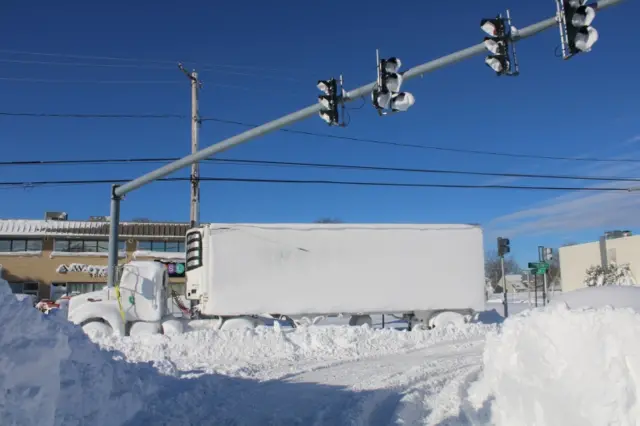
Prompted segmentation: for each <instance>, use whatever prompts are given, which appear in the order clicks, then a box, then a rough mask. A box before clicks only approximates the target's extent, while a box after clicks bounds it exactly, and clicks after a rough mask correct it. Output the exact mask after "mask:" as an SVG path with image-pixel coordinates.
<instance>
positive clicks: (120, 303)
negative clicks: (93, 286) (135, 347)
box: [115, 285, 126, 323]
mask: <svg viewBox="0 0 640 426" xmlns="http://www.w3.org/2000/svg"><path fill="white" fill-rule="evenodd" d="M115 289H116V299H118V310H120V316H121V317H122V322H123V323H125V322H126V321H125V319H124V309H122V298H121V297H120V286H119V285H117V286H116V287H115Z"/></svg>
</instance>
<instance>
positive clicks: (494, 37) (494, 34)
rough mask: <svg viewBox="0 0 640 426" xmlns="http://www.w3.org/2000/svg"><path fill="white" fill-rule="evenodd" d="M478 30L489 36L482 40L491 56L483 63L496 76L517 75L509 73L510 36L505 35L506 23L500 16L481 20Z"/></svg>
mask: <svg viewBox="0 0 640 426" xmlns="http://www.w3.org/2000/svg"><path fill="white" fill-rule="evenodd" d="M507 16H508V15H507ZM480 28H481V29H482V31H484V32H485V33H487V34H488V35H489V37H485V38H484V42H483V44H484V47H485V48H486V49H487V50H488V51H489V52H490V53H491V55H489V56H487V57H486V58H485V60H484V63H485V64H487V66H488V67H489V68H491V69H492V70H493V71H495V73H496V74H497V75H505V74H507V75H517V73H512V72H511V58H510V54H509V37H510V35H509V34H507V21H506V20H505V19H503V18H502V17H500V16H498V17H497V18H493V19H482V20H481V21H480Z"/></svg>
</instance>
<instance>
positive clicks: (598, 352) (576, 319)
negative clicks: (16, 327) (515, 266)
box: [469, 289, 640, 426]
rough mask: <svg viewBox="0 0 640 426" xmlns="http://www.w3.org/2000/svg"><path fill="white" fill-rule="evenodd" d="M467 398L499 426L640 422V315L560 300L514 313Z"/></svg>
mask: <svg viewBox="0 0 640 426" xmlns="http://www.w3.org/2000/svg"><path fill="white" fill-rule="evenodd" d="M608 292H609V293H611V292H613V293H615V290H613V289H610V290H608ZM585 293H586V292H585ZM579 297H580V299H581V300H580V301H581V302H582V303H581V304H587V305H588V304H590V303H589V297H587V299H585V300H582V299H583V298H584V297H585V296H579ZM596 298H597V295H596ZM591 301H592V302H594V303H593V304H596V305H599V304H600V302H598V301H597V300H596V301H594V300H593V299H591ZM469 397H470V400H471V402H472V403H473V405H474V406H475V408H476V409H477V410H482V411H485V412H486V410H487V405H489V406H490V411H491V424H494V425H496V426H507V425H508V426H513V425H540V426H542V425H563V426H573V425H576V426H588V425H594V426H596V425H597V426H603V425H636V424H639V422H640V399H639V398H640V314H638V313H637V312H636V311H634V310H632V309H631V308H617V309H613V308H607V307H601V308H580V309H573V310H572V309H570V308H569V307H568V305H567V304H563V303H557V304H555V305H554V306H550V307H548V308H546V309H543V308H540V309H537V310H533V311H528V312H524V313H522V314H521V315H516V316H513V317H510V318H509V319H508V320H507V321H505V322H504V324H503V326H502V330H501V331H499V332H497V333H489V334H488V336H487V341H486V345H485V352H484V371H483V373H482V375H481V379H480V380H479V381H478V382H476V383H475V384H474V385H473V386H471V388H470V389H469ZM483 404H484V408H482V407H483Z"/></svg>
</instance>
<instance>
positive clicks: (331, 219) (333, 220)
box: [313, 217, 344, 223]
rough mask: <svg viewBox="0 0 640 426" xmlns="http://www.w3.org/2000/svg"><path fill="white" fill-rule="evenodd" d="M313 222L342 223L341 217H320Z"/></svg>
mask: <svg viewBox="0 0 640 426" xmlns="http://www.w3.org/2000/svg"><path fill="white" fill-rule="evenodd" d="M313 223H344V222H343V221H342V220H341V219H338V218H334V217H321V218H320V219H317V220H315V221H314V222H313Z"/></svg>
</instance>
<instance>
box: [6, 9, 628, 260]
mask: <svg viewBox="0 0 640 426" xmlns="http://www.w3.org/2000/svg"><path fill="white" fill-rule="evenodd" d="M466 3H467V4H465V6H464V7H460V6H459V5H456V4H452V3H450V2H417V3H414V4H412V5H411V7H407V8H397V10H393V11H392V13H391V14H390V13H388V12H387V11H388V10H389V3H388V2H381V1H372V2H367V3H366V7H363V5H364V3H363V2H338V1H325V2H322V3H321V8H320V6H319V5H320V4H319V3H310V2H296V1H289V0H287V1H279V2H213V3H212V2H205V1H199V0H196V1H193V2H191V3H189V5H187V4H186V3H184V2H180V3H179V2H177V1H165V2H162V3H161V4H156V5H154V6H151V5H150V4H147V5H144V4H143V2H125V1H122V0H116V1H112V2H109V3H101V4H100V6H97V5H95V4H91V2H89V3H87V2H80V1H76V0H72V1H67V2H64V4H60V3H51V2H45V1H41V0H35V1H32V2H29V3H28V4H25V3H24V2H18V1H9V2H7V4H5V5H4V8H3V13H2V15H1V16H0V37H1V39H2V40H3V42H2V44H1V45H0V50H2V49H4V50H2V51H0V93H1V94H2V96H0V111H4V112H46V113H77V112H80V113H130V114H152V113H159V114H162V113H167V114H189V112H190V110H189V108H190V91H189V83H188V81H187V79H186V78H185V76H184V75H182V74H181V73H180V72H179V71H178V69H177V68H176V67H175V65H172V61H184V62H185V64H186V65H187V66H188V67H189V68H194V67H195V68H196V69H197V70H199V71H200V76H201V79H202V80H203V82H204V87H203V89H202V92H201V99H200V101H201V103H200V112H201V115H202V116H205V117H217V118H220V119H227V120H238V121H244V122H248V123H263V122H266V121H269V120H272V119H274V118H277V117H279V116H281V115H283V114H286V113H289V112H293V111H295V110H297V109H299V108H301V107H304V106H307V105H310V104H312V103H314V102H315V100H316V96H317V95H318V91H317V89H316V87H315V83H316V81H317V80H318V79H325V78H329V77H332V76H337V75H338V74H340V73H342V74H343V75H344V77H345V86H346V88H347V89H349V88H354V87H357V86H360V85H362V84H364V83H368V82H370V81H372V80H373V79H374V78H375V68H374V65H375V49H376V48H380V49H381V53H382V56H383V57H388V56H398V57H400V58H401V59H402V61H403V69H407V68H408V67H410V66H413V65H417V64H420V63H423V62H426V61H428V60H430V59H435V58H437V57H439V56H442V55H444V54H448V53H451V52H453V51H456V50H459V49H461V48H465V47H468V46H471V45H473V44H475V43H478V42H480V41H481V40H482V38H483V36H484V34H483V33H482V31H481V30H480V28H479V21H480V19H481V18H483V17H492V16H495V14H497V13H499V12H502V11H504V9H506V8H507V7H510V8H511V13H512V17H513V20H514V25H516V26H517V27H524V26H526V25H529V24H531V23H534V22H537V21H539V20H541V19H544V18H547V17H549V16H552V15H553V13H554V12H555V6H554V3H553V2H552V1H551V0H549V1H546V2H544V4H542V3H540V2H521V1H514V0H510V1H507V0H491V1H484V2H466ZM381 12H382V14H381ZM638 13H640V5H639V4H638V3H637V2H632V1H627V2H624V3H622V4H621V5H619V6H615V7H613V8H610V9H607V10H603V11H602V12H601V13H599V14H598V16H597V17H596V21H595V22H594V26H595V27H596V28H597V29H598V31H599V32H600V40H599V41H598V43H597V44H596V46H595V48H594V50H593V52H591V53H589V54H584V55H580V56H579V57H576V58H574V59H572V60H570V61H566V62H565V61H562V60H561V59H560V58H557V57H555V56H554V50H555V48H556V46H557V45H558V44H559V35H558V31H557V29H555V28H554V29H551V30H548V31H546V32H544V33H542V34H540V35H538V36H536V37H533V38H531V39H527V40H524V41H523V42H521V43H518V45H517V49H518V58H519V61H520V66H521V75H520V76H519V77H517V78H497V77H496V76H495V74H494V73H493V72H492V71H491V70H490V69H489V68H487V67H486V66H485V65H484V63H483V58H482V57H480V56H479V57H475V58H472V59H469V60H466V61H464V62H461V63H458V64H456V65H453V66H450V67H447V68H444V69H441V70H438V71H436V72H434V73H431V74H428V75H425V76H424V78H421V79H415V80H412V81H410V82H407V83H406V85H405V86H404V88H405V90H409V91H411V92H412V93H414V95H415V97H416V100H417V101H416V104H415V105H414V106H413V107H412V108H411V109H410V111H408V112H406V113H403V114H396V115H394V116H388V117H383V118H381V117H378V116H377V114H376V113H375V112H374V110H373V108H372V107H371V105H370V104H369V99H367V104H366V105H364V106H363V108H361V109H358V110H353V111H351V123H350V126H349V127H347V128H344V129H330V128H328V127H327V126H326V125H325V124H324V122H322V121H321V120H320V119H319V118H317V119H309V120H306V121H304V122H301V123H299V124H296V125H295V126H293V128H295V129H300V130H307V131H312V132H329V133H332V134H339V135H345V136H354V137H361V138H375V139H383V140H390V141H397V142H404V143H412V144H424V145H438V146H445V147H454V148H464V149H481V150H494V151H506V152H518V153H532V154H535V153H538V154H543V155H556V156H570V157H580V156H593V157H601V158H615V157H618V158H622V157H633V156H635V157H636V158H640V124H638V123H639V121H638V118H639V111H638V103H637V99H638V96H639V95H640V80H639V79H638V78H637V69H638V65H640V56H638V55H637V54H633V53H630V52H633V51H635V50H636V49H637V46H635V45H632V44H631V43H629V41H630V40H633V41H637V39H638V35H637V33H635V32H632V29H633V28H635V21H634V20H633V17H635V16H637V15H638ZM8 51H14V52H15V51H22V52H32V53H33V52H35V53H55V54H67V55H80V56H102V57H120V58H135V59H138V61H136V62H123V61H114V60H95V59H90V58H65V57H58V56H43V55H29V54H19V53H10V52H8ZM29 61H30V62H29ZM154 61H158V63H156V62H154ZM47 62H49V63H47ZM50 62H63V63H67V64H69V63H71V64H73V65H56V64H51V63H50ZM82 64H100V65H109V66H85V65H82ZM123 64H124V65H127V64H128V65H132V64H133V65H136V66H137V67H121V66H115V65H123ZM3 78H5V79H4V80H3ZM15 79H25V80H23V81H18V80H15ZM34 79H35V80H47V81H46V82H35V81H33V80H34ZM53 80H56V81H58V82H53ZM60 80H62V81H63V82H59V81H60ZM114 80H117V81H120V83H117V84H116V83H110V84H107V83H98V82H104V81H114ZM123 81H128V82H132V81H133V82H138V83H123ZM359 105H360V102H354V103H353V104H351V105H350V106H351V107H357V106H359ZM243 130H245V128H242V127H239V126H236V125H231V124H222V123H216V122H206V123H204V125H203V127H202V129H201V146H208V145H211V144H213V143H215V142H218V141H220V140H223V139H224V138H227V137H229V136H233V135H234V134H236V133H239V132H241V131H243ZM0 140H1V141H2V147H3V153H2V154H3V155H2V157H3V159H6V160H32V159H86V158H106V157H158V156H160V157H161V156H182V155H185V154H187V153H188V151H189V149H190V124H189V121H188V120H180V119H170V120H133V119H132V120H124V119H121V120H108V119H95V120H88V119H87V120H78V119H62V118H20V117H0ZM220 157H221V158H243V159H267V160H283V161H303V162H305V161H306V162H331V163H352V164H367V165H378V166H390V167H414V168H455V169H466V170H478V171H499V172H524V173H556V174H587V175H594V176H595V175H607V176H638V172H639V171H640V163H636V164H634V163H587V162H572V161H564V162H562V161H548V160H525V159H517V158H508V157H494V156H481V155H470V154H456V153H446V152H441V151H430V150H424V149H412V148H400V147H388V146H379V145H372V144H367V143H360V142H349V141H345V140H336V139H327V138H321V137H310V136H301V135H295V134H287V133H282V132H276V133H274V134H271V135H268V136H265V137H263V138H260V139H257V140H254V141H251V142H249V143H247V144H246V145H243V146H240V147H237V148H234V149H233V150H230V151H227V152H225V153H223V154H221V156H220ZM156 166H157V165H150V164H147V165H140V164H137V165H115V166H114V165H110V166H87V165H84V166H74V167H69V166H65V167H57V166H56V167H53V166H46V167H45V166H42V167H2V168H0V180H3V181H6V180H47V179H83V178H88V179H91V178H101V179H107V178H122V177H137V176H139V175H141V174H143V173H145V172H147V171H150V170H151V169H153V168H154V167H156ZM201 174H202V176H224V177H253V178H282V179H333V180H350V179H351V180H370V181H376V180H377V181H396V182H428V183H500V182H501V183H513V184H519V185H535V184H542V185H560V186H562V185H569V186H575V185H581V184H582V182H575V181H573V182H572V181H547V180H539V179H538V180H531V179H505V178H489V177H487V178H483V177H471V178H470V177H465V176H451V175H445V176H440V175H416V174H406V173H404V174H403V173H380V172H354V171H345V170H318V169H300V168H295V169H294V168H285V167H255V166H238V165H220V164H215V165H212V164H209V165H206V166H203V167H202V172H201ZM187 175H188V172H187V171H186V170H183V171H181V172H178V173H176V176H187ZM593 184H594V182H592V183H589V182H586V183H584V185H593ZM596 184H597V183H596ZM625 186H626V185H625ZM188 191H189V190H188V184H187V183H186V182H181V183H155V184H152V185H150V186H148V187H145V188H142V189H140V190H137V191H135V192H133V193H131V194H130V195H128V196H127V198H126V200H125V201H124V202H123V204H122V217H123V219H125V220H126V219H131V218H133V217H139V216H146V217H149V218H151V219H153V220H169V221H184V220H187V219H188V215H189V213H188V212H189V193H188ZM1 194H2V195H3V196H4V197H7V198H8V199H9V200H10V202H4V203H3V206H2V210H1V215H2V217H5V218H7V217H9V218H27V217H28V218H41V217H42V216H43V214H44V211H45V210H62V211H67V212H68V213H69V215H70V218H73V219H84V218H87V217H88V216H90V215H106V214H108V208H109V201H108V199H109V188H108V186H91V187H70V186H63V187H50V188H33V189H28V190H24V189H4V190H2V191H1ZM201 195H202V220H203V221H207V222H309V221H313V220H315V219H317V218H319V217H325V216H331V217H338V218H341V219H343V220H345V221H349V222H394V223H397V222H418V223H446V222H448V223H457V222H463V223H480V224H482V225H483V226H484V227H485V238H486V245H487V246H488V247H493V245H494V241H495V237H496V236H497V235H505V236H509V237H511V240H512V247H513V252H514V254H515V255H516V258H517V259H518V260H519V261H521V262H526V261H527V260H532V258H534V257H535V256H536V254H535V253H536V247H537V245H539V244H542V245H547V246H552V247H557V246H558V245H560V244H562V243H564V242H568V241H588V240H594V239H596V238H597V236H598V235H600V234H601V233H602V231H604V230H606V229H614V228H615V229H618V228H624V229H627V228H630V229H635V228H634V227H636V226H637V225H640V215H639V214H638V213H639V212H640V198H639V197H640V193H638V195H636V194H626V193H622V194H608V193H572V192H568V193H563V192H538V191H508V190H464V189H456V190H453V189H410V188H370V187H339V186H302V185H300V186H292V185H279V184H247V183H204V184H203V186H202V191H201Z"/></svg>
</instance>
